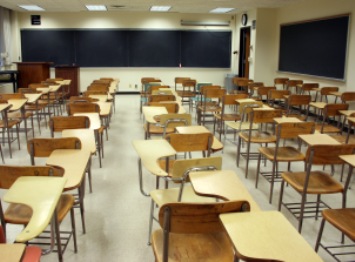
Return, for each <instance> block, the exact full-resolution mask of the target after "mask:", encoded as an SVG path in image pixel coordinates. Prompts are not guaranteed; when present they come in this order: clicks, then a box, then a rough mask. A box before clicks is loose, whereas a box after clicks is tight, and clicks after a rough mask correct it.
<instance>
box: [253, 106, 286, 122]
mask: <svg viewBox="0 0 355 262" xmlns="http://www.w3.org/2000/svg"><path fill="white" fill-rule="evenodd" d="M250 117H251V120H250V122H251V123H255V124H259V123H260V124H263V123H264V124H266V123H274V118H275V117H282V110H281V109H263V108H253V109H252V112H251V114H250Z"/></svg>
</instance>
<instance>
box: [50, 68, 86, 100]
mask: <svg viewBox="0 0 355 262" xmlns="http://www.w3.org/2000/svg"><path fill="white" fill-rule="evenodd" d="M55 77H58V78H59V77H61V78H64V79H70V80H71V83H70V86H69V92H70V96H78V95H79V94H80V68H79V67H78V66H56V67H55Z"/></svg>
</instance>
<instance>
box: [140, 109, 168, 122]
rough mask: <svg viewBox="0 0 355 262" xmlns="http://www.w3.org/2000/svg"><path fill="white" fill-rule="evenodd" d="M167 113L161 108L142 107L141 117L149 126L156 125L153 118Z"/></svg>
mask: <svg viewBox="0 0 355 262" xmlns="http://www.w3.org/2000/svg"><path fill="white" fill-rule="evenodd" d="M167 113H168V111H167V110H166V108H165V107H163V106H143V115H144V119H145V121H147V122H148V123H149V124H156V123H157V121H156V119H155V116H158V115H164V114H167Z"/></svg>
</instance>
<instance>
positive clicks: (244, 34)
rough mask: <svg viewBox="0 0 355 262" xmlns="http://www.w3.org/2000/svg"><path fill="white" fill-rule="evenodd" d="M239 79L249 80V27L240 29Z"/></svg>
mask: <svg viewBox="0 0 355 262" xmlns="http://www.w3.org/2000/svg"><path fill="white" fill-rule="evenodd" d="M239 50H240V51H239V52H240V53H239V71H238V76H239V77H245V78H249V56H250V27H243V28H241V29H240V41H239Z"/></svg>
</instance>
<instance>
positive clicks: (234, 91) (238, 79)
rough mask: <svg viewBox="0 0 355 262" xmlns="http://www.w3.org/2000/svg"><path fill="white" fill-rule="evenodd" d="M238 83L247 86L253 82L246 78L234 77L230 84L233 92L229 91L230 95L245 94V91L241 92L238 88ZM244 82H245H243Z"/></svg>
mask: <svg viewBox="0 0 355 262" xmlns="http://www.w3.org/2000/svg"><path fill="white" fill-rule="evenodd" d="M239 81H242V82H240V84H244V85H247V83H250V82H253V80H252V79H249V78H247V77H239V76H235V77H233V78H232V83H233V85H234V87H233V90H232V91H231V94H238V93H243V92H244V93H245V90H243V89H242V88H241V87H239V85H238V83H239ZM244 81H245V82H244Z"/></svg>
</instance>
